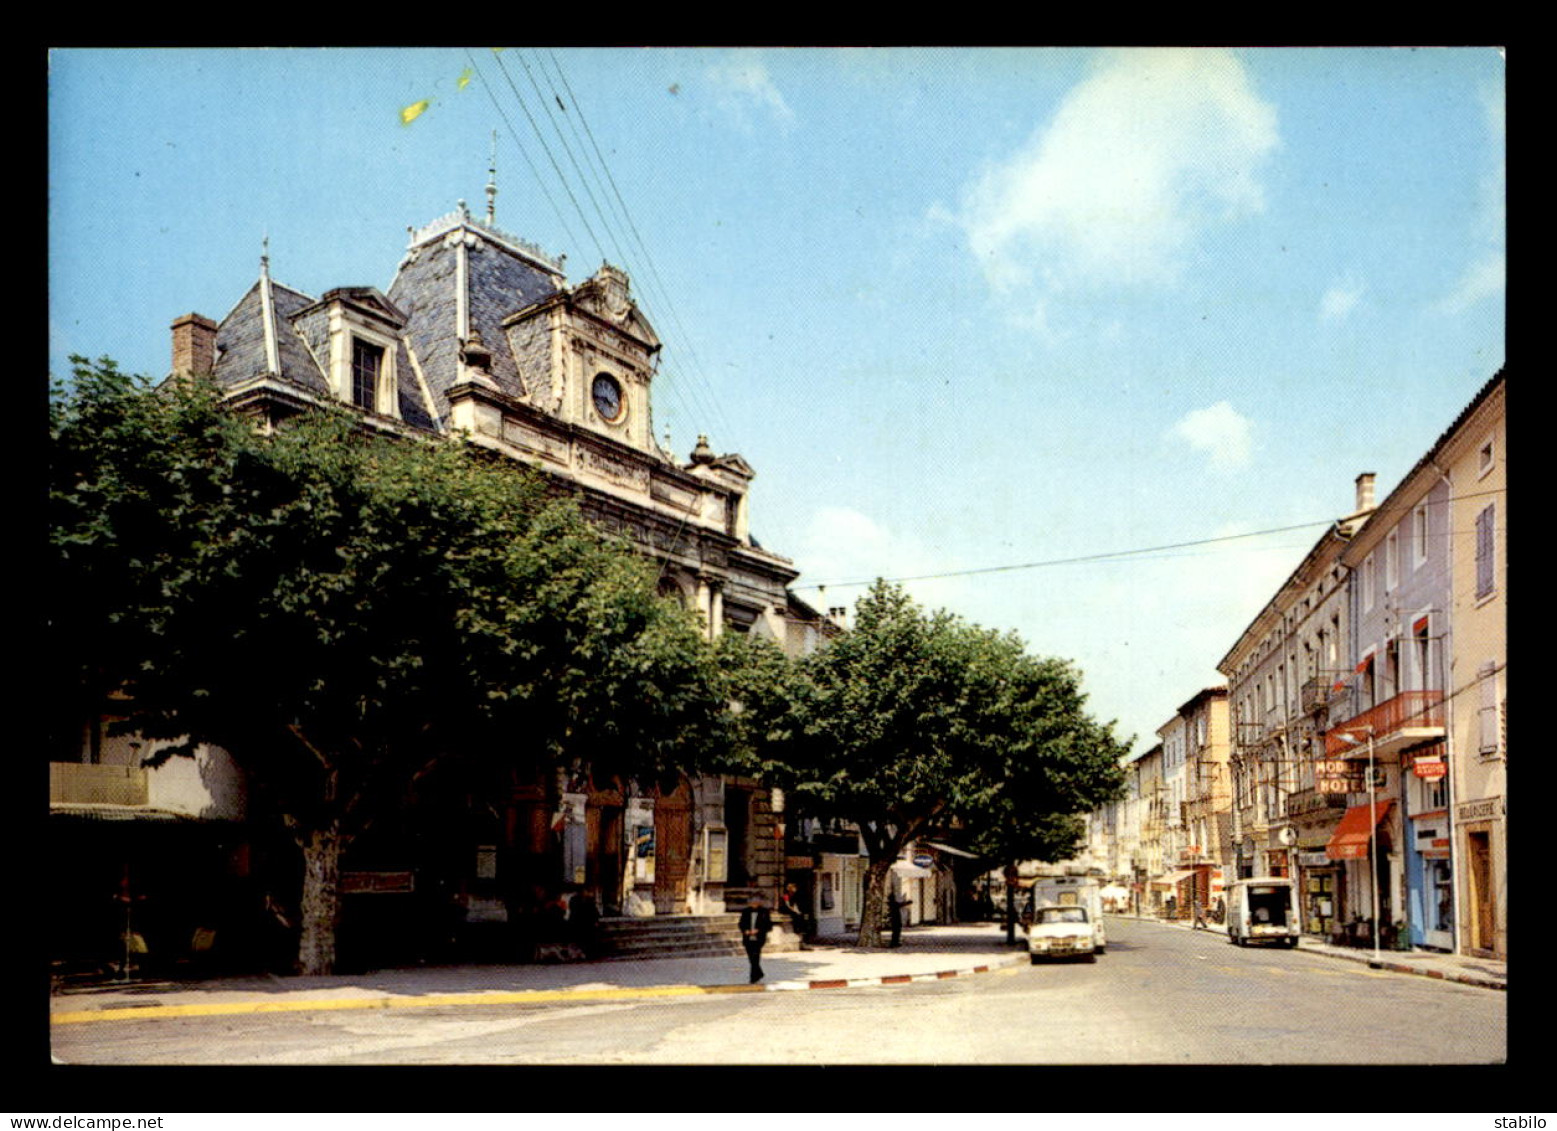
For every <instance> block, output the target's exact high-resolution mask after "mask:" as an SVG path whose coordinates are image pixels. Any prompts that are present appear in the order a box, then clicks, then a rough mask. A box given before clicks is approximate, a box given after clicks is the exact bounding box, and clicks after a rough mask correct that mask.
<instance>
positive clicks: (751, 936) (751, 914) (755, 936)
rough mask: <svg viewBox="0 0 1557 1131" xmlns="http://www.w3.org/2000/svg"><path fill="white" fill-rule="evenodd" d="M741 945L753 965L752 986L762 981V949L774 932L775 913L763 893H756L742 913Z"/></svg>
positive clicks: (753, 893) (752, 895)
mask: <svg viewBox="0 0 1557 1131" xmlns="http://www.w3.org/2000/svg"><path fill="white" fill-rule="evenodd" d="M740 928H741V945H742V946H744V947H745V948H746V958H747V960H748V961H749V962H750V963H751V981H752V984H753V985H755V984H756V983H758V982H760V981H762V978H763V974H762V948H763V946H764V945H765V944H766V943H767V941H768V932H769V931H771V930H773V913H772V912H771V911H769V910H768V905H767V903H766V901H765V900H764V899H763V896H762V892H760V891H754V892H752V894H751V899H750V900H749V901H748V902H747V904H746V907H745V910H743V911H742V912H741V922H740Z"/></svg>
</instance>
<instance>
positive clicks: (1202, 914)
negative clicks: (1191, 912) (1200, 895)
mask: <svg viewBox="0 0 1557 1131" xmlns="http://www.w3.org/2000/svg"><path fill="white" fill-rule="evenodd" d="M1194 906H1195V921H1194V923H1193V924H1192V926H1191V929H1192V930H1196V931H1209V930H1210V929H1211V924H1209V923H1207V922H1206V909H1205V908H1204V907H1203V906H1201V903H1200V900H1198V899H1197V900H1195V904H1194Z"/></svg>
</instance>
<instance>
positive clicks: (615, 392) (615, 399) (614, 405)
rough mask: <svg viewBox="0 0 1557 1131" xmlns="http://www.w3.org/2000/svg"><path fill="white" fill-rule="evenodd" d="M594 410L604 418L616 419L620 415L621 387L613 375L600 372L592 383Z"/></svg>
mask: <svg viewBox="0 0 1557 1131" xmlns="http://www.w3.org/2000/svg"><path fill="white" fill-rule="evenodd" d="M594 397H595V411H596V412H598V413H599V414H600V415H601V416H602V417H604V418H605V419H606V420H613V421H614V420H617V419H619V418H620V417H621V415H622V387H621V386H620V385H618V384H617V383H616V379H615V378H614V377H611V376H608V375H607V374H605V373H601V374H600V375H599V376H597V377H596V378H595V384H594Z"/></svg>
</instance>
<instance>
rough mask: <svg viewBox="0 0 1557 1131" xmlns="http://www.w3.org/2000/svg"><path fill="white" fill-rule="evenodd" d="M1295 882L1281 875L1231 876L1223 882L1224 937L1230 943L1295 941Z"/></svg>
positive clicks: (1282, 942)
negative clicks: (1225, 897) (1239, 877)
mask: <svg viewBox="0 0 1557 1131" xmlns="http://www.w3.org/2000/svg"><path fill="white" fill-rule="evenodd" d="M1298 934H1299V931H1298V911H1297V886H1296V885H1295V884H1294V883H1293V882H1292V881H1291V880H1289V879H1287V878H1286V877H1284V876H1264V877H1261V878H1258V879H1249V880H1234V881H1233V882H1232V883H1230V884H1228V885H1227V937H1228V939H1229V941H1231V942H1232V944H1233V945H1234V946H1248V945H1249V944H1250V943H1254V942H1273V943H1280V944H1282V945H1283V946H1287V947H1295V946H1297V944H1298Z"/></svg>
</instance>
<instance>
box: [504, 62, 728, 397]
mask: <svg viewBox="0 0 1557 1131" xmlns="http://www.w3.org/2000/svg"><path fill="white" fill-rule="evenodd" d="M494 54H495V53H494ZM495 57H496V58H497V62H498V69H499V70H500V71H501V72H502V74H503V77H504V80H505V81H506V83H507V85H508V88H509V92H510V94H511V95H512V97H513V98H514V100H515V101H517V102H518V103H519V107H520V109H521V111H523V113H524V115H525V119H526V120H527V122H528V123H529V125H530V130H531V132H532V133H533V134H534V135H535V138H536V140H537V141H538V142H539V143H540V145H541V148H542V149H543V150H544V152H545V153H546V156H547V159H548V161H549V162H550V164H551V167H552V170H553V172H554V173H555V175H556V177H557V180H558V181H559V182H560V183H561V185H562V187H563V190H564V191H565V192H566V193H567V195H568V199H569V200H570V202H571V203H572V205H573V208H574V211H575V212H577V213H578V216H579V219H580V221H581V222H582V223H583V225H584V227H585V230H586V231H587V232H588V234H589V237H590V240H591V241H592V242H593V243H594V244H595V247H596V250H597V252H599V254H600V255H601V258H602V259H604V258H605V249H604V246H603V245H602V242H601V239H600V237H599V236H598V235H597V234H596V225H594V224H591V223H590V218H589V216H588V215H586V213H585V210H584V207H583V205H582V203H581V202H580V199H579V196H578V195H577V194H576V193H575V192H574V191H573V187H572V184H571V183H570V180H569V176H568V174H567V173H565V172H564V170H563V168H562V166H561V164H560V163H559V162H558V159H557V157H556V155H555V153H554V152H553V149H552V147H551V145H549V144H548V143H547V140H546V138H545V136H544V135H543V133H542V131H541V129H540V126H539V123H538V122H537V119H536V116H535V115H534V114H532V113H531V111H530V108H529V105H528V104H527V101H526V99H525V97H524V96H523V95H522V94H520V92H519V90H518V87H517V86H516V85H515V83H514V80H513V78H512V76H511V75H510V74H509V71H508V68H507V67H506V65H504V63H503V61H502V59H501V57H500V56H495ZM516 57H517V58H518V59H519V62H520V65H521V66H522V67H523V68H524V70H525V74H526V76H527V77H528V78H529V80H530V85H531V87H532V88H533V90H534V92H535V97H536V98H537V99H538V101H539V102H540V104H541V106H542V108H543V110H544V113H545V115H546V117H547V120H548V122H549V123H550V125H551V128H552V130H553V132H555V133H556V135H557V139H558V141H559V143H560V144H561V146H562V149H563V151H564V153H565V154H566V157H567V160H568V162H569V164H571V166H572V168H573V171H574V173H575V174H576V176H577V178H578V180H579V182H580V183H581V186H582V191H583V192H584V194H585V195H586V196H587V197H588V199H589V203H590V204H591V206H592V207H593V210H594V214H595V218H596V220H597V221H598V225H599V227H600V228H601V229H602V230H603V231H604V232H605V234H606V237H607V239H609V241H610V242H611V244H612V246H613V247H615V249H616V255H617V257H618V260H619V261H621V262H622V263H623V265H624V266H630V264H629V263H628V262H627V256H626V254H625V252H624V250H623V245H624V243H625V242H626V241H624V240H623V239H622V238H621V237H620V235H619V234H618V233H617V231H616V228H615V226H614V225H613V222H612V217H611V216H608V215H607V213H606V210H605V209H604V208H602V207H601V204H600V198H601V197H605V199H606V200H607V203H609V202H610V199H611V197H610V196H609V195H607V194H606V193H605V191H604V188H603V186H602V188H601V191H600V193H599V194H598V195H597V193H596V192H595V190H594V189H593V188H592V187H591V185H590V181H591V178H592V177H593V179H594V180H595V181H596V182H599V179H600V178H599V175H598V174H597V173H595V171H594V165H593V162H591V161H590V160H589V150H588V148H587V147H585V146H584V144H583V141H582V139H581V138H579V134H578V131H577V129H576V128H575V127H574V126H573V122H572V118H573V117H574V116H577V117H578V118H579V119H580V120H581V121H583V111H582V108H581V107H580V106H579V105H578V101H577V98H576V96H575V95H574V94H573V91H572V88H571V87H570V86H568V84H567V80H566V77H565V76H561V67H560V64H558V63H557V62H556V61H555V59H554V60H553V66H554V67H556V69H557V71H558V74H559V76H561V77H562V84H563V87H564V88H565V89H566V91H567V95H568V101H567V103H564V101H563V98H562V95H561V93H559V91H558V90H557V87H556V85H555V83H553V82H552V79H551V77H550V75H548V74H547V73H546V70H545V68H544V67H543V66H541V63H540V57H539V55H537V59H536V68H535V70H532V69H531V67H530V65H529V63H527V62H526V61H525V59H524V57H523V55H522V54H517V53H516ZM537 70H538V71H539V72H540V74H541V77H542V78H544V79H545V80H546V83H547V84H548V85H549V86H550V87H551V99H550V101H554V102H555V103H556V105H557V107H558V109H559V110H560V111H561V112H562V117H563V120H564V121H566V122H567V123H568V128H569V129H570V130H572V132H573V135H574V138H575V140H576V141H577V142H578V148H579V150H580V151H581V152H582V153H583V154H584V158H585V164H586V165H588V166H589V168H588V169H587V170H586V168H584V167H583V166H581V165H580V162H579V159H578V157H577V156H576V155H575V154H574V147H573V146H570V145H569V144H568V140H567V137H566V135H565V133H564V131H563V128H562V127H561V126H560V125H559V124H558V122H557V115H556V114H554V113H553V112H552V109H551V106H550V104H549V102H548V99H547V96H546V92H545V91H543V90H542V89H541V85H540V82H539V81H538V80H537V78H536V71H537ZM477 73H478V74H479V73H480V72H479V69H478V72H477ZM481 77H482V79H483V83H485V76H481ZM488 96H489V97H491V98H492V99H493V102H494V104H496V97H495V95H494V94H493V91H492V88H491V87H490V85H489V84H488ZM569 106H572V108H573V111H574V112H573V114H570V113H569ZM506 121H507V118H506V116H505V122H506ZM584 128H585V129H586V130H588V123H587V122H584ZM512 132H513V131H512V127H510V133H512ZM589 136H590V142H591V145H592V146H593V148H594V150H595V154H596V157H597V158H598V160H599V162H600V164H601V166H602V168H604V170H605V175H606V178H607V179H609V180H610V182H611V188H612V192H613V193H614V195H615V197H616V200H617V202H618V203H619V204H620V207H621V211H622V215H623V216H625V217H626V224H627V227H628V229H629V230H630V231H631V232H632V234H633V236H634V238H635V239H636V243H637V247H638V250H639V251H640V253H641V255H642V257H643V260H644V261H645V263H646V265H647V267H648V271H649V277H650V278H652V279H653V281H654V282H655V283H656V284H658V283H659V273H658V270H657V269H656V268H655V267H654V264H653V260H652V258H651V257H650V256H649V254H648V251H647V249H646V248H645V247H644V245H643V240H642V238H641V236H639V235H638V232H637V228H636V227H635V226H634V225H633V224H632V220H631V216H630V214H628V213H627V208H626V203H625V201H623V200H622V198H621V193H620V191H619V190H618V189H617V188H616V184H615V179H614V178H612V177H611V175H610V168H609V165H608V164H607V163H606V161H605V156H604V154H603V153H601V152H600V149H599V145H598V144H597V143H595V142H594V138H593V133H592V131H591V132H590V134H589ZM521 152H523V148H522V147H521ZM526 160H527V161H528V157H526ZM531 170H532V172H536V170H535V167H534V164H533V163H531ZM537 176H538V174H537ZM548 199H550V197H549V195H548ZM553 207H554V208H555V203H554V204H553ZM614 211H615V209H614V208H613V212H614ZM564 227H566V224H564ZM570 238H571V233H570ZM660 289H661V291H663V285H662V284H661V285H660ZM665 306H666V307H667V308H668V309H669V310H670V313H671V316H672V319H673V320H674V321H675V323H676V325H677V327H678V332H679V333H681V334H682V335H683V336H685V330H684V329H682V328H681V327H680V319H679V317H677V316H676V314H675V310H674V307H673V305H672V304H671V302H670V300H669V298H668V296H666V298H665ZM687 351H688V352H689V353H691V347H690V345H688V346H687ZM694 356H695V355H694ZM703 383H704V384H707V382H706V380H705V381H704V382H703ZM686 390H687V392H689V393H691V394H693V397H694V400H695V401H697V404H696V405H688V403H687V402H686V399H685V397H684V396H683V395H682V382H679V381H672V382H670V383H669V391H670V394H671V396H672V398H673V399H674V400H675V401H676V402H677V404H678V406H679V407H680V408H681V409H682V411H683V412H685V413H687V415H689V416H694V417H695V416H699V415H701V416H715V417H717V418H718V419H719V420H720V421H721V422H722V423H724V424H726V425H728V417H727V416H726V414H725V413H724V412H723V409H722V406H720V404H719V402H718V401H717V400H716V399H712V398H710V399H709V400H707V401H704V400H703V398H701V397H699V396H697V394H698V393H699V388H698V383H697V381H696V380H692V381H690V382H688V383H687V385H686ZM710 406H711V410H710Z"/></svg>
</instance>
